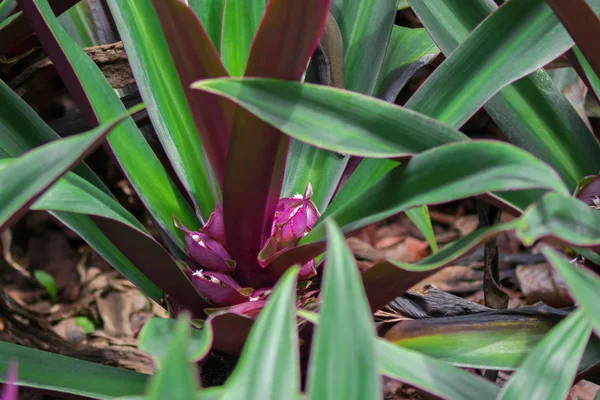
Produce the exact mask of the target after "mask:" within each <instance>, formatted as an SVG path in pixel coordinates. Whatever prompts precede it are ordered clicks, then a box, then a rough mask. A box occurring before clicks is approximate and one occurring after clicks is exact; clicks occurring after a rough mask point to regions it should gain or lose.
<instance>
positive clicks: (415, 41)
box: [375, 25, 440, 98]
mask: <svg viewBox="0 0 600 400" xmlns="http://www.w3.org/2000/svg"><path fill="white" fill-rule="evenodd" d="M439 53H440V50H439V49H438V48H437V46H436V45H435V43H434V42H433V40H431V38H430V37H429V34H428V33H427V31H426V30H425V29H422V28H420V29H410V28H405V27H402V26H397V25H394V28H393V29H392V37H391V38H390V43H389V45H388V49H387V52H386V54H385V59H384V61H383V66H382V68H381V73H380V74H379V79H378V80H377V86H376V89H375V93H376V94H377V96H378V97H380V98H381V97H382V93H381V89H382V86H384V85H385V84H387V82H389V81H390V80H391V81H393V80H394V79H395V78H396V76H397V75H398V73H399V72H400V71H402V69H404V68H406V67H407V66H408V65H411V64H413V63H416V62H418V61H419V60H424V62H422V63H420V66H422V65H424V64H425V63H426V62H429V61H431V60H432V59H433V58H435V57H436V56H437V55H438V54H439ZM425 60H426V61H425ZM396 95H397V94H396Z"/></svg>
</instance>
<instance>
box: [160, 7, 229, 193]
mask: <svg viewBox="0 0 600 400" xmlns="http://www.w3.org/2000/svg"><path fill="white" fill-rule="evenodd" d="M240 3H241V2H240ZM153 4H154V7H156V11H157V13H158V17H159V19H160V24H161V26H162V28H163V30H164V33H165V36H166V38H167V43H168V45H169V49H170V50H171V54H172V56H173V60H174V61H175V66H176V67H177V72H178V73H179V79H180V80H181V83H182V85H183V89H184V92H185V95H186V97H187V101H188V104H189V107H190V108H191V111H192V116H193V117H194V122H195V123H196V128H197V130H198V132H199V134H200V137H201V139H202V143H203V145H204V151H205V152H206V154H207V156H208V159H209V160H210V166H211V167H212V169H213V171H214V173H215V175H216V177H217V181H218V183H219V185H223V178H224V175H225V165H226V157H227V151H228V148H229V138H230V132H231V119H232V118H233V113H234V108H233V105H232V104H231V103H229V102H227V101H225V100H223V99H219V98H217V97H216V96H212V95H207V94H206V93H204V94H200V93H197V92H195V91H193V90H191V89H190V84H191V83H192V82H194V81H195V80H198V79H207V78H215V77H220V76H228V74H227V71H226V70H225V67H224V66H223V64H221V60H219V55H218V53H217V52H216V50H215V48H214V46H213V45H212V42H211V41H210V38H209V37H208V34H207V33H206V31H205V30H204V28H203V27H202V25H201V23H200V21H199V20H198V18H197V17H196V16H195V15H194V13H193V12H192V10H190V9H189V8H188V7H187V6H186V5H185V4H184V3H183V2H182V1H180V0H168V1H154V3H153ZM198 167H199V166H196V168H198Z"/></svg>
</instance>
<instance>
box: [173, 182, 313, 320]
mask: <svg viewBox="0 0 600 400" xmlns="http://www.w3.org/2000/svg"><path fill="white" fill-rule="evenodd" d="M312 196H313V191H312V186H311V185H310V183H309V184H308V185H307V187H306V189H305V191H304V194H296V195H294V196H293V197H285V198H282V199H280V200H279V201H278V203H277V207H276V210H275V215H274V216H273V223H272V226H271V236H270V237H269V238H268V239H267V241H266V242H265V243H264V247H263V250H262V251H261V253H263V252H267V253H269V254H275V253H277V252H279V251H282V250H285V249H288V248H291V247H294V246H295V245H296V244H297V243H298V241H299V240H300V239H301V238H302V237H304V236H305V235H306V234H307V233H308V232H310V231H311V229H312V228H313V226H314V225H315V223H316V222H317V220H318V219H319V216H320V214H319V211H318V209H317V207H316V205H315V203H314V202H313V201H312V200H311V198H312ZM175 225H176V226H177V227H178V228H179V229H181V230H182V231H183V232H184V233H185V242H186V245H187V249H188V252H189V255H190V258H191V260H190V261H189V262H188V267H187V269H186V273H187V274H188V276H189V278H190V280H191V281H192V284H193V285H194V287H195V288H196V290H198V292H199V293H200V294H201V295H202V296H203V297H204V298H206V300H207V301H208V302H210V303H211V304H212V305H213V306H214V309H207V310H206V311H207V312H209V313H210V312H211V311H213V312H214V311H223V310H228V311H229V312H232V313H236V314H242V315H246V316H251V317H254V316H256V315H258V312H259V311H260V309H261V308H262V307H263V306H264V305H265V304H266V300H267V299H268V297H269V295H270V294H271V292H272V286H273V285H274V284H275V283H276V280H277V277H273V276H272V273H271V271H270V270H269V269H268V263H264V262H262V261H261V260H259V259H258V258H257V259H256V264H255V265H243V264H240V263H237V262H236V261H235V260H233V259H232V258H231V256H230V254H229V252H228V251H227V248H226V240H225V224H224V220H223V210H222V209H221V207H219V206H217V208H216V209H215V211H214V212H213V213H212V215H211V216H210V218H209V220H208V222H207V223H206V225H205V226H204V227H203V228H201V229H200V230H199V231H191V230H189V229H188V228H186V227H185V226H184V225H183V224H182V223H181V221H179V220H178V219H177V218H175ZM256 265H260V267H261V269H260V272H259V273H263V274H264V277H262V279H258V281H261V282H269V281H271V285H270V286H268V287H246V286H244V282H243V281H241V280H242V279H243V277H244V276H246V274H245V273H244V270H245V269H250V268H252V269H255V267H256ZM316 274H317V271H316V264H315V261H314V260H311V261H309V262H308V263H306V264H304V265H302V267H301V269H300V276H299V280H300V281H304V282H301V284H300V285H299V287H301V288H308V286H309V283H310V282H306V281H307V280H309V279H310V278H311V277H313V276H315V275H316ZM300 292H301V293H300V297H299V302H300V303H304V302H305V301H307V300H309V299H310V298H311V296H312V295H313V294H314V293H315V291H308V290H307V289H304V290H301V291H300Z"/></svg>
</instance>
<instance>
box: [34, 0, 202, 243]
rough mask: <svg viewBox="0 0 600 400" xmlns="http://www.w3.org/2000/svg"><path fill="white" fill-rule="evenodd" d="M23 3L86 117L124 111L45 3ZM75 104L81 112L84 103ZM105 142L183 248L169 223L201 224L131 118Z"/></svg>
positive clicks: (41, 0)
mask: <svg viewBox="0 0 600 400" xmlns="http://www.w3.org/2000/svg"><path fill="white" fill-rule="evenodd" d="M24 4H25V5H27V9H28V15H29V17H30V18H32V19H33V20H35V21H36V22H35V26H36V31H37V32H38V34H39V35H40V36H42V37H44V46H45V48H46V49H47V50H48V51H50V50H51V53H52V55H53V61H54V62H59V63H64V64H65V65H66V66H68V67H70V68H71V69H69V70H67V69H66V68H65V69H61V70H60V71H59V72H61V73H62V74H63V76H62V78H63V80H64V81H65V82H66V84H67V87H68V88H69V90H70V91H71V92H72V93H77V94H78V95H81V96H84V99H85V100H88V101H89V102H90V103H91V104H92V106H91V109H90V110H91V112H93V114H94V115H93V116H92V115H88V117H94V118H96V119H98V120H100V121H101V122H105V121H106V120H109V119H111V118H114V116H116V115H120V114H121V113H122V112H123V111H124V108H123V105H122V103H121V101H120V100H119V99H118V96H117V94H116V93H115V91H114V90H113V88H112V87H111V86H110V85H109V83H108V82H107V80H106V78H105V77H104V76H103V75H102V72H101V71H100V70H99V69H98V67H97V66H96V65H95V64H94V62H93V61H92V60H91V59H90V58H89V57H88V55H87V54H86V53H85V52H84V51H83V50H82V49H81V48H79V46H77V44H76V43H75V42H73V40H72V39H71V38H70V37H69V36H68V35H67V34H66V32H65V31H64V30H63V29H62V28H61V27H60V25H59V24H58V21H57V20H56V18H55V17H54V14H53V12H52V9H51V8H50V6H49V5H48V1H47V0H35V4H32V0H26V1H24ZM41 17H43V18H44V20H43V21H42V20H41ZM59 46H60V47H59ZM49 49H50V50H49ZM61 65H62V64H61ZM79 106H80V108H82V107H84V106H86V104H84V103H82V104H79ZM84 109H85V108H84ZM88 111H89V110H88ZM108 142H109V144H110V146H111V149H112V150H113V152H114V153H115V155H116V157H117V160H118V162H119V164H120V166H121V167H122V169H123V171H124V173H125V175H126V176H127V178H128V179H129V181H130V182H131V183H132V186H133V188H134V189H135V190H136V192H137V193H138V195H139V196H140V198H141V200H142V202H143V203H144V205H145V206H146V208H147V209H148V211H149V212H150V213H151V214H152V215H153V216H154V218H155V219H156V222H157V223H158V225H159V226H160V227H161V228H162V229H163V230H164V231H165V232H167V233H168V234H169V236H170V237H171V238H172V239H173V240H174V242H175V243H177V245H178V246H179V247H180V248H181V249H183V250H185V244H184V241H183V233H182V232H181V231H180V230H179V229H177V228H176V227H175V226H174V225H173V216H174V215H176V216H177V217H178V218H179V219H180V220H181V221H182V222H183V223H184V224H185V225H186V226H187V227H189V228H190V229H197V228H198V227H199V221H198V219H197V218H196V216H195V215H194V212H193V211H192V209H191V207H190V206H189V205H188V204H187V202H186V200H185V198H184V197H183V195H182V194H181V193H180V192H179V190H178V189H177V187H176V185H175V184H174V182H173V181H172V180H171V178H170V177H169V175H168V173H167V171H166V170H165V169H164V168H163V166H162V165H161V163H160V161H159V160H158V158H157V157H156V155H155V154H154V153H153V152H152V150H151V148H150V146H149V145H148V143H147V142H146V141H145V139H144V137H143V135H142V134H141V132H140V131H139V129H138V128H137V127H136V126H135V123H134V122H133V120H131V119H129V120H127V121H126V122H124V123H123V125H122V126H121V127H120V128H118V129H116V130H115V132H114V134H113V135H111V136H110V138H109V140H108Z"/></svg>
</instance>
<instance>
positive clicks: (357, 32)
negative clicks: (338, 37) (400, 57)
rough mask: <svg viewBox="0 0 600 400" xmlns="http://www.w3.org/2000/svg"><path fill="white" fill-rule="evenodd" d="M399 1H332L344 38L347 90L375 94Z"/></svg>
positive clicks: (333, 12) (334, 14)
mask: <svg viewBox="0 0 600 400" xmlns="http://www.w3.org/2000/svg"><path fill="white" fill-rule="evenodd" d="M397 4H398V0H333V1H332V4H331V14H333V16H334V18H335V20H336V21H337V23H338V26H339V27H340V31H341V33H342V38H343V39H344V60H345V72H344V77H345V82H346V89H348V90H352V91H353V92H358V93H362V94H366V95H372V94H373V91H374V90H375V85H376V84H377V78H378V76H379V71H380V70H381V65H382V64H383V58H384V56H385V51H386V48H387V46H388V42H389V39H390V35H391V33H392V27H393V25H394V19H395V18H396V7H397Z"/></svg>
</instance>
